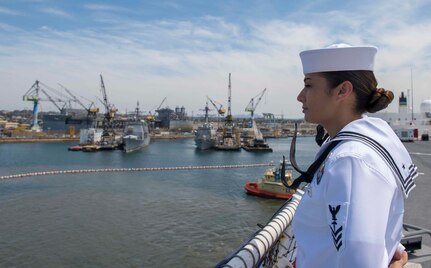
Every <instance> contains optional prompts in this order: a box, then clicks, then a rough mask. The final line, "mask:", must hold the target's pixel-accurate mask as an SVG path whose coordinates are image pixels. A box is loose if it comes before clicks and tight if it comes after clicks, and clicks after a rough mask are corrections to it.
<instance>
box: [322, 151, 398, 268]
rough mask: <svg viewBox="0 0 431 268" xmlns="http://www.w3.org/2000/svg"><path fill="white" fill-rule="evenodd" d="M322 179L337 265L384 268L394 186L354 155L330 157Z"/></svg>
mask: <svg viewBox="0 0 431 268" xmlns="http://www.w3.org/2000/svg"><path fill="white" fill-rule="evenodd" d="M322 182H323V183H324V184H326V185H325V187H326V189H325V193H324V195H325V197H324V199H325V200H326V205H327V208H328V210H327V220H328V232H330V233H331V235H332V238H333V243H334V247H335V251H332V252H334V253H335V255H336V256H334V258H335V259H336V260H337V263H338V266H337V267H350V268H356V267H357V268H376V267H377V268H379V267H382V268H387V267H388V263H389V260H388V258H389V257H388V253H387V252H386V247H385V234H386V228H387V223H388V217H389V212H390V207H391V202H392V198H393V195H394V191H395V189H394V187H393V186H392V185H391V184H390V183H388V181H387V180H386V179H385V178H384V177H383V175H382V174H380V173H379V172H378V171H376V170H375V169H374V168H373V167H370V166H369V165H367V164H366V163H365V162H364V161H363V160H361V159H360V158H356V157H354V156H343V157H338V158H337V159H335V160H334V161H330V162H329V163H328V165H327V166H326V167H325V172H324V178H322Z"/></svg>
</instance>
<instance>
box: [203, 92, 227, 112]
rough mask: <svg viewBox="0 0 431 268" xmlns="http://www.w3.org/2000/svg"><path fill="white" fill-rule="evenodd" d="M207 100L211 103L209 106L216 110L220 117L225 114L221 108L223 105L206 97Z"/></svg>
mask: <svg viewBox="0 0 431 268" xmlns="http://www.w3.org/2000/svg"><path fill="white" fill-rule="evenodd" d="M207 99H208V100H209V101H210V102H211V104H212V105H213V106H214V108H215V109H216V111H217V113H218V114H219V115H221V116H223V115H224V114H225V113H226V110H225V108H223V104H221V103H219V102H217V101H215V100H212V99H211V98H210V97H208V96H207ZM217 105H218V106H217Z"/></svg>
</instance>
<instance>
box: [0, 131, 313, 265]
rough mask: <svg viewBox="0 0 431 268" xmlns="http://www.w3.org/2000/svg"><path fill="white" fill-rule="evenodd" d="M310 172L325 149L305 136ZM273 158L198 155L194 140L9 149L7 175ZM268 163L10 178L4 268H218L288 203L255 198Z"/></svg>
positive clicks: (3, 165)
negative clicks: (93, 148) (132, 147)
mask: <svg viewBox="0 0 431 268" xmlns="http://www.w3.org/2000/svg"><path fill="white" fill-rule="evenodd" d="M298 143H299V146H301V150H300V153H298V162H300V163H303V165H304V167H305V166H306V164H307V163H309V162H310V161H311V159H312V156H313V154H314V153H315V151H316V150H317V146H316V145H315V144H314V139H313V138H300V139H299V140H298ZM269 144H270V146H271V147H272V148H273V149H274V152H273V153H250V152H246V151H239V152H224V151H197V150H195V145H194V141H193V139H178V140H156V141H152V142H151V144H150V145H149V146H148V147H147V148H145V149H144V150H141V151H138V152H135V153H131V154H125V153H123V152H122V151H101V152H95V153H84V152H71V151H68V150H67V148H68V147H69V146H71V145H73V143H25V144H0V159H2V161H1V162H0V174H1V175H12V174H19V173H28V172H36V171H52V170H68V169H95V168H125V167H176V166H203V165H236V164H251V163H253V164H254V163H269V162H270V161H274V162H275V163H278V162H279V161H280V160H281V158H282V155H286V157H288V152H289V146H290V139H272V140H269ZM266 168H268V167H256V168H239V169H207V170H179V171H150V172H112V173H83V174H63V175H49V176H36V177H26V178H19V179H12V180H2V181H0V193H1V194H0V234H1V243H0V267H213V266H214V265H215V264H216V263H217V262H218V261H219V260H221V259H222V258H224V257H225V256H226V255H227V254H228V253H230V252H231V251H232V250H233V249H235V248H236V247H237V246H239V244H240V243H241V242H242V241H243V240H244V239H246V238H247V237H248V236H250V235H251V234H252V233H253V232H255V231H256V230H257V229H258V226H257V224H258V223H262V224H263V223H266V221H267V220H269V217H270V216H271V215H272V214H273V213H274V211H275V210H276V209H277V208H278V207H279V206H280V205H281V204H282V202H283V201H280V200H270V199H262V198H258V197H253V196H248V195H247V194H246V193H245V191H244V188H243V187H244V184H245V182H246V181H247V180H257V179H258V178H259V177H260V176H261V175H262V174H263V172H264V171H265V169H266Z"/></svg>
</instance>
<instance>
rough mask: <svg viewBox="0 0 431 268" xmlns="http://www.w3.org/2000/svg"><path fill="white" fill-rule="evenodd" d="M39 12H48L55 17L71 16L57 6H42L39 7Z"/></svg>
mask: <svg viewBox="0 0 431 268" xmlns="http://www.w3.org/2000/svg"><path fill="white" fill-rule="evenodd" d="M39 11H40V12H43V13H46V14H49V15H53V16H57V17H63V18H71V17H72V15H71V14H69V13H67V12H65V11H63V10H61V9H59V8H54V7H44V8H40V9H39Z"/></svg>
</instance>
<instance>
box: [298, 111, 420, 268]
mask: <svg viewBox="0 0 431 268" xmlns="http://www.w3.org/2000/svg"><path fill="white" fill-rule="evenodd" d="M340 133H344V135H337V136H336V137H334V139H333V140H335V139H346V141H342V142H341V143H340V144H338V145H337V146H336V147H335V148H334V149H333V150H332V152H331V153H330V154H329V155H328V157H327V159H326V160H325V161H324V163H323V164H322V165H321V166H320V168H319V169H318V171H317V172H316V173H315V174H314V178H313V181H312V182H311V183H310V185H309V186H308V188H307V189H306V190H305V193H304V195H303V197H302V200H301V202H300V204H299V206H298V208H297V211H296V214H295V216H294V219H293V233H294V235H295V237H296V241H297V255H296V256H297V257H296V267H297V268H314V267H328V268H337V267H349V268H356V267H358V268H359V267H360V268H387V267H388V264H389V262H390V260H391V259H392V256H393V254H394V252H395V250H396V248H397V246H398V245H399V242H400V239H401V236H402V224H403V213H404V198H406V197H407V196H408V193H409V192H410V190H411V189H413V188H414V183H413V179H414V178H415V177H416V176H417V173H416V167H415V166H414V165H413V163H412V161H411V158H410V156H409V154H408V152H407V150H406V149H405V147H404V146H403V144H402V143H401V142H400V140H399V138H398V137H397V136H396V134H395V133H394V132H393V130H392V129H391V128H390V126H389V125H388V124H387V123H386V122H385V121H383V120H381V119H378V118H372V117H367V116H363V118H361V119H358V120H355V121H353V122H351V123H350V124H348V125H347V126H345V127H344V128H343V129H342V130H341V131H340ZM340 133H339V134H340ZM368 137H370V138H372V139H374V140H375V141H376V142H378V143H379V144H380V145H381V146H382V147H379V146H375V144H373V143H372V142H371V143H369V141H368ZM328 143H329V142H327V143H326V144H324V145H323V146H322V148H321V149H320V152H322V151H323V150H324V148H325V146H327V144H328ZM381 148H383V150H382V149H381ZM320 152H319V153H320ZM319 153H318V155H319ZM388 154H389V155H390V156H389V157H388ZM397 170H398V171H397Z"/></svg>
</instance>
